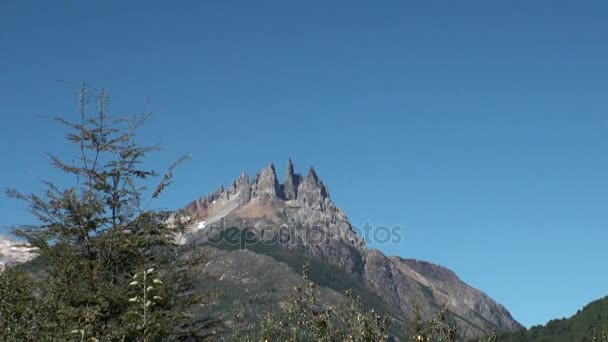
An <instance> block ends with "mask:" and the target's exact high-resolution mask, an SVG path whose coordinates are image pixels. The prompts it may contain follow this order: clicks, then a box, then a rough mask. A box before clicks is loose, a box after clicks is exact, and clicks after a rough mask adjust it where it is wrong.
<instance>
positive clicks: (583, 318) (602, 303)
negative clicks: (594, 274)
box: [500, 297, 608, 342]
mask: <svg viewBox="0 0 608 342" xmlns="http://www.w3.org/2000/svg"><path fill="white" fill-rule="evenodd" d="M602 327H606V328H608V297H604V298H602V299H598V300H596V301H594V302H592V303H590V304H588V305H586V306H585V307H584V308H583V309H581V310H579V311H578V312H577V313H576V314H575V315H574V316H572V317H570V318H562V319H554V320H551V321H549V322H548V323H547V324H545V325H539V326H534V327H532V328H530V329H528V330H525V331H520V332H517V333H513V334H507V335H504V336H501V338H500V341H505V342H541V341H542V342H544V341H550V342H572V341H581V342H584V341H592V336H593V334H594V329H595V330H597V329H601V328H602Z"/></svg>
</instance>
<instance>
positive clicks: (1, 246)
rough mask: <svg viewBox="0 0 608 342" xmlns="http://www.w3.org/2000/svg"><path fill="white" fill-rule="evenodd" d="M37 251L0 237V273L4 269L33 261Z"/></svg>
mask: <svg viewBox="0 0 608 342" xmlns="http://www.w3.org/2000/svg"><path fill="white" fill-rule="evenodd" d="M35 256H36V254H35V249H34V248H31V247H28V246H24V245H22V244H19V243H17V242H15V241H13V240H9V239H6V238H3V237H1V236H0V271H1V270H2V269H4V267H6V266H8V265H13V264H20V263H24V262H27V261H29V260H31V259H33V258H34V257H35Z"/></svg>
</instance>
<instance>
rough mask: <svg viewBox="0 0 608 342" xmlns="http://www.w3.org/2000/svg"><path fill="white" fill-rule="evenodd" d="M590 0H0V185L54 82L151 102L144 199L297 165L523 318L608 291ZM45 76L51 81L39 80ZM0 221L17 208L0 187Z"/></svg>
mask: <svg viewBox="0 0 608 342" xmlns="http://www.w3.org/2000/svg"><path fill="white" fill-rule="evenodd" d="M607 17H608V5H606V3H605V2H603V1H596V2H588V1H576V2H575V1H571V2H569V3H567V2H562V1H533V2H532V1H509V2H500V3H499V2H497V1H458V2H455V1H415V2H414V1H411V2H408V1H385V2H382V3H381V4H380V3H374V5H372V3H371V2H358V1H348V2H347V1H333V2H332V1H306V2H301V1H300V2H296V1H276V2H267V1H255V2H254V1H242V2H236V1H192V2H187V1H181V2H157V1H145V2H136V1H128V2H126V1H121V2H118V1H60V0H57V1H39V2H33V1H2V2H0V104H1V107H0V117H1V118H2V121H1V122H2V124H1V125H0V156H2V160H3V162H4V167H3V168H2V171H1V173H0V175H1V177H0V186H1V187H9V186H10V187H17V188H19V189H21V190H23V191H26V192H28V191H39V190H41V189H42V186H41V183H40V180H41V179H51V180H58V179H61V178H60V177H59V176H58V175H57V174H56V173H55V172H54V171H53V170H52V169H51V168H50V167H49V164H48V161H47V159H46V157H45V155H44V153H45V152H55V153H58V154H60V155H62V156H66V157H69V156H71V155H72V153H73V150H71V149H69V148H66V145H65V144H64V141H63V140H62V134H63V129H62V128H60V127H58V126H57V125H55V124H54V123H52V122H51V121H50V120H49V119H48V117H50V116H53V115H65V116H68V117H76V111H75V108H76V107H75V101H74V99H75V97H74V88H75V87H76V86H77V85H78V84H79V83H81V82H82V81H87V82H89V83H92V84H94V85H96V86H99V87H106V88H109V89H110V91H111V92H112V95H113V105H112V108H113V109H114V110H115V111H116V112H118V113H133V112H136V111H142V110H144V109H145V108H146V107H145V103H146V99H147V98H149V99H150V101H149V105H148V108H150V109H151V110H152V111H153V117H152V119H151V120H150V122H149V124H148V125H147V126H146V127H145V128H144V129H143V130H142V132H141V139H142V141H144V142H153V143H156V142H159V143H162V144H163V146H164V149H163V151H162V152H160V153H158V154H157V155H156V156H155V157H154V158H151V159H150V164H151V165H152V166H154V167H160V166H163V165H167V164H169V163H170V162H171V160H172V159H173V158H175V157H176V156H178V155H180V154H182V153H185V152H192V156H193V158H192V160H191V161H189V162H188V163H187V164H185V165H183V167H181V168H180V169H179V171H178V172H177V174H176V177H177V183H176V184H175V185H174V186H173V187H172V188H170V189H169V190H168V191H167V192H166V193H165V196H164V197H163V198H162V200H161V201H160V202H159V203H158V206H160V207H166V208H178V207H180V206H182V205H184V204H185V203H187V202H189V201H190V200H192V199H194V198H196V197H198V196H200V195H203V194H206V193H208V192H210V191H212V190H213V189H215V188H216V187H217V186H219V184H221V183H224V184H227V183H229V182H231V181H232V179H234V178H236V177H237V176H238V175H239V174H240V173H241V172H242V171H243V170H246V171H248V172H249V173H250V174H254V173H255V172H256V171H257V170H259V169H260V168H262V167H263V166H264V165H266V164H268V163H269V162H272V161H273V162H275V163H276V165H277V168H278V171H279V173H280V174H281V175H282V173H283V172H284V167H285V163H286V160H287V158H288V157H292V158H293V159H294V162H295V164H296V168H298V169H300V170H301V171H305V169H306V168H307V167H308V165H310V164H314V166H315V168H316V169H317V171H318V173H319V174H320V176H321V177H322V179H323V180H324V181H325V182H326V183H327V184H328V186H329V188H330V192H331V194H332V197H333V199H334V200H335V202H336V203H337V204H338V205H339V206H341V207H342V208H344V209H345V210H346V212H347V213H348V215H349V217H350V218H351V220H352V222H353V223H354V224H355V225H362V224H364V223H365V222H368V221H369V222H371V223H372V224H375V225H400V226H403V227H405V234H404V237H405V239H404V241H403V243H402V244H399V245H390V246H377V247H378V248H380V249H382V250H384V251H385V252H386V253H388V254H397V255H401V256H404V257H413V258H419V259H424V260H429V261H432V262H435V263H438V264H441V265H444V266H447V267H449V268H451V269H453V270H454V271H455V272H456V273H457V274H458V275H460V276H461V278H462V279H463V280H465V281H467V282H469V283H470V284H472V285H474V286H475V287H477V288H480V289H482V290H483V291H485V292H486V293H488V294H489V295H490V296H492V297H493V298H495V299H496V300H497V301H498V302H500V303H502V304H504V305H505V306H506V307H507V308H508V309H509V310H510V311H511V313H512V314H513V315H514V317H515V318H516V319H518V320H519V321H521V322H522V323H523V324H525V325H528V326H529V325H532V324H539V323H544V322H546V321H547V320H549V319H551V318H558V317H563V316H570V315H572V314H574V313H575V312H576V310H577V309H579V308H581V307H582V306H583V305H584V304H586V303H587V302H589V301H591V300H593V299H596V298H599V297H602V296H604V295H608V285H607V284H608V274H607V273H606V272H605V269H606V264H605V263H606V260H608V248H606V241H608V217H607V213H608V210H607V209H608V208H607V205H608V191H607V190H608V113H607V110H608V101H607V100H606V99H607V98H608V96H607V92H608V64H607V63H606V61H607V60H608V44H606V41H607V40H608V21H606V18H607ZM57 80H65V81H66V82H57ZM0 217H1V219H0V227H1V228H0V229H6V228H7V227H8V226H10V225H12V224H16V223H21V222H30V221H31V218H30V217H29V216H28V214H27V212H26V210H25V209H24V207H23V206H22V205H21V203H15V202H12V201H10V200H8V199H6V198H4V199H0Z"/></svg>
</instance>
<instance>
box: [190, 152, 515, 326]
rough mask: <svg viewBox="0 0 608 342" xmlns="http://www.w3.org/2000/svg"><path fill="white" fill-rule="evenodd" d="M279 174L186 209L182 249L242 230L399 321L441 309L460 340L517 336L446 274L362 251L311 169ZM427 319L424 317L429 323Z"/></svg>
mask: <svg viewBox="0 0 608 342" xmlns="http://www.w3.org/2000/svg"><path fill="white" fill-rule="evenodd" d="M285 170H286V172H285V177H284V181H283V183H281V182H279V180H278V177H277V174H276V169H275V167H274V164H272V163H271V164H269V165H267V166H266V167H264V168H263V169H262V170H261V171H260V172H258V173H257V174H256V176H255V177H253V178H252V179H251V180H249V176H248V175H247V174H246V173H243V174H241V176H240V177H238V178H237V179H236V180H235V181H234V182H232V184H231V185H230V186H229V187H228V188H227V189H225V188H224V187H223V186H222V187H220V188H219V189H218V190H217V191H215V192H214V193H212V194H211V195H208V196H203V197H200V198H199V199H197V200H195V201H193V202H191V203H189V204H188V205H187V206H186V207H185V210H186V212H187V213H188V215H189V216H191V217H192V218H194V220H195V221H196V222H197V223H196V229H194V230H193V232H192V233H191V234H190V236H188V237H187V240H189V243H193V244H201V243H209V242H210V235H213V234H212V233H210V232H216V233H217V232H218V231H222V230H224V229H227V228H229V227H232V228H236V229H237V230H246V231H247V232H248V234H249V233H251V236H254V237H255V239H254V240H255V241H258V242H259V241H263V242H264V243H265V244H267V245H270V246H274V247H279V248H284V249H287V250H295V249H298V248H303V249H304V250H305V251H306V253H307V254H308V255H311V256H313V257H315V258H319V259H320V260H323V261H325V262H328V263H330V264H333V265H336V266H338V267H340V268H341V269H343V270H345V271H346V272H347V273H349V274H352V275H353V276H355V277H357V279H360V281H361V282H362V283H363V284H365V286H367V287H369V288H370V289H372V290H373V291H374V293H376V294H377V295H378V296H380V297H381V298H382V299H383V300H384V301H385V302H387V304H388V305H389V306H390V307H391V308H392V309H393V310H394V312H396V313H398V314H400V315H403V316H404V317H409V315H411V312H413V308H414V304H420V305H421V306H422V307H426V308H433V307H434V308H436V309H437V308H443V307H446V308H447V309H448V310H449V311H450V312H451V313H452V319H453V320H454V322H455V324H456V326H457V328H458V329H459V331H460V332H461V333H462V336H463V337H464V338H477V337H480V336H483V335H485V334H487V333H490V332H493V331H495V330H496V331H498V332H513V331H517V330H520V329H522V328H523V326H522V325H521V324H519V323H518V322H517V321H515V319H513V317H512V316H511V314H510V313H509V312H508V310H507V309H506V308H504V307H503V306H502V305H500V304H498V303H496V302H495V301H494V300H493V299H491V298H490V297H489V296H487V295H486V294H485V293H483V292H482V291H480V290H478V289H476V288H474V287H471V286H469V285H468V284H466V283H464V282H463V281H462V280H460V278H458V276H457V275H456V274H455V273H454V272H452V271H451V270H448V269H447V268H444V267H441V266H438V265H435V264H432V263H428V262H423V261H419V260H415V259H404V258H401V257H397V256H386V255H384V254H383V253H382V252H381V251H379V250H377V249H371V248H370V247H369V246H367V244H366V243H365V241H364V239H363V238H362V237H361V236H360V234H359V233H358V232H357V231H356V229H355V228H354V227H353V226H352V224H351V223H350V222H349V220H348V217H347V215H346V213H345V212H344V211H343V210H342V209H340V208H339V207H338V206H336V205H335V204H334V202H333V201H332V200H331V197H330V194H329V190H328V189H327V186H326V185H325V184H324V183H323V181H322V180H321V178H320V177H319V175H318V174H317V172H316V171H315V169H314V167H310V169H309V170H308V172H307V174H306V175H305V176H304V175H301V174H298V173H296V172H295V168H294V165H293V162H292V161H291V159H289V161H288V163H287V167H286V169H285ZM252 241H253V240H252ZM241 247H243V246H241ZM245 247H246V246H245ZM431 311H432V310H430V309H429V310H427V312H425V314H426V315H427V316H430V315H431V314H432V313H431Z"/></svg>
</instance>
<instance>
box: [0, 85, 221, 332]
mask: <svg viewBox="0 0 608 342" xmlns="http://www.w3.org/2000/svg"><path fill="white" fill-rule="evenodd" d="M90 91H91V87H89V86H87V85H86V84H84V85H83V86H82V88H81V89H80V92H79V95H80V97H79V112H80V120H79V121H78V122H76V123H72V122H70V121H68V120H66V119H63V118H57V119H56V120H57V121H58V122H60V123H62V124H64V125H65V126H67V127H68V128H69V129H70V132H69V133H68V134H67V139H68V140H69V141H70V142H71V143H73V144H74V145H75V146H76V150H77V157H76V158H75V159H74V160H71V161H70V162H66V161H63V160H62V159H61V158H59V156H56V155H51V160H52V163H53V165H54V166H55V167H56V168H57V169H59V170H61V171H63V172H65V173H66V174H68V175H69V176H71V177H72V179H73V181H74V185H73V186H71V187H68V188H66V189H60V188H59V187H58V186H56V185H55V184H53V183H51V182H45V184H46V186H47V190H46V191H45V193H44V194H43V195H36V194H31V195H24V194H21V193H20V192H18V191H16V190H12V189H11V190H7V194H8V195H9V196H10V197H12V198H16V199H19V200H23V201H25V202H26V203H27V204H28V205H29V208H30V211H31V213H32V214H33V215H34V216H35V217H36V218H37V219H38V220H39V222H40V224H39V225H37V226H22V227H18V228H16V229H15V230H14V233H15V234H16V235H17V236H19V237H21V238H23V239H25V240H26V241H27V242H28V243H29V244H30V245H32V246H34V247H37V248H38V254H39V257H38V259H39V260H41V261H36V262H34V263H30V265H32V264H36V267H35V268H36V269H37V271H36V274H35V277H32V276H31V275H30V274H28V273H25V272H23V271H20V270H18V269H9V270H7V271H6V272H4V273H3V274H2V275H0V295H1V299H0V300H1V302H0V328H1V330H0V340H2V341H69V340H78V341H85V340H86V341H95V340H103V341H164V340H167V339H171V340H193V339H197V337H196V336H198V337H199V338H202V337H203V336H205V335H208V334H209V331H210V328H212V327H213V326H215V325H216V323H217V322H215V321H214V320H211V319H198V320H196V321H194V320H193V317H195V315H194V311H196V308H197V307H198V306H199V304H200V303H201V302H203V301H204V299H205V294H204V293H202V294H193V293H191V292H190V289H192V287H193V284H194V282H195V281H198V280H197V279H195V278H196V275H191V274H186V273H185V272H184V266H183V262H182V261H181V260H180V259H179V258H178V255H179V253H180V250H179V248H180V247H179V246H177V245H175V244H174V240H175V239H174V236H175V234H176V233H180V232H183V230H184V229H185V226H186V224H187V222H182V221H181V220H175V221H176V222H173V223H172V224H170V225H169V224H167V223H166V222H167V220H166V219H165V218H166V217H162V216H161V215H160V214H159V213H156V212H154V211H151V210H149V209H148V204H149V203H150V201H151V200H152V199H153V198H156V197H158V196H159V195H160V194H161V192H162V191H163V189H165V187H166V186H168V185H169V184H170V183H171V179H172V172H173V169H174V168H175V167H176V166H177V165H178V164H179V163H180V162H182V161H183V160H184V159H185V157H183V158H180V159H178V161H177V162H176V163H175V164H174V165H172V166H171V167H170V168H169V171H168V172H167V173H166V174H165V175H164V176H163V177H162V179H161V181H160V183H159V184H158V185H157V186H156V187H154V188H153V189H151V191H150V196H149V197H150V199H149V200H148V201H147V202H144V194H145V193H146V187H145V186H144V184H145V182H146V181H147V179H148V178H150V177H155V176H158V174H157V173H156V172H154V171H150V170H146V169H145V168H143V167H142V162H143V159H144V157H145V156H146V155H147V154H148V153H149V152H152V151H155V150H157V149H158V147H157V146H149V147H146V146H140V145H138V144H137V143H136V142H135V132H136V129H137V128H138V127H139V126H141V125H142V124H143V123H144V122H145V120H146V119H147V118H148V117H149V113H144V114H141V115H138V116H136V117H134V118H128V117H113V116H110V115H108V114H107V113H106V111H107V107H108V103H109V95H108V93H107V92H105V91H103V90H102V91H100V92H98V93H97V94H96V95H95V96H93V95H92V94H90ZM93 99H94V100H95V103H96V104H97V107H96V108H95V112H96V114H95V115H94V116H92V117H89V116H88V113H89V104H90V102H91V101H92V100H93ZM177 217H180V216H179V215H178V216H177ZM152 267H155V268H156V269H157V270H158V271H154V279H155V280H156V281H157V282H159V286H158V287H157V289H155V290H154V293H152V292H151V293H150V295H152V298H154V297H155V296H156V297H158V299H154V300H153V301H152V302H151V303H149V304H148V303H147V301H146V302H144V304H143V305H148V307H147V308H146V313H145V315H144V316H145V319H142V317H140V316H141V315H140V314H141V313H140V312H138V311H137V310H134V307H133V306H134V302H130V301H129V299H130V298H133V297H131V296H132V295H133V293H132V287H133V286H130V285H129V284H130V283H132V282H133V277H134V275H136V274H142V272H146V270H148V269H150V268H152ZM23 269H26V268H23ZM160 282H162V283H163V285H162V286H160ZM148 285H150V284H148Z"/></svg>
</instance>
